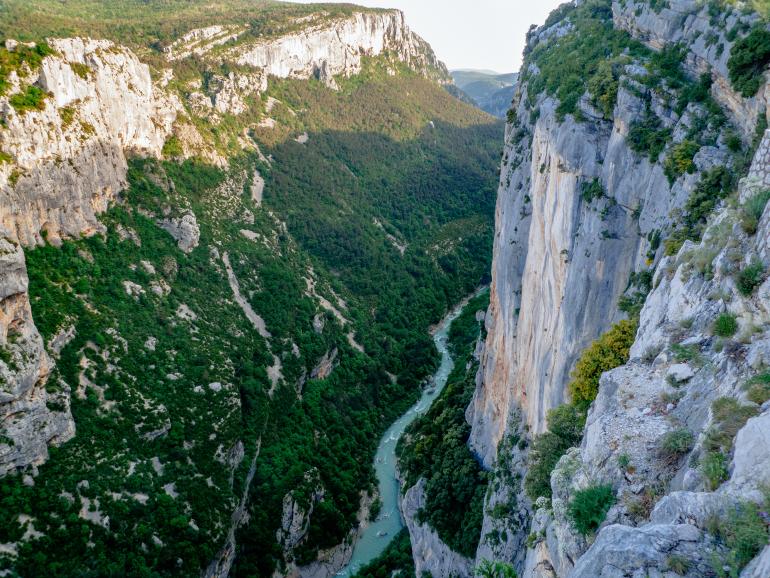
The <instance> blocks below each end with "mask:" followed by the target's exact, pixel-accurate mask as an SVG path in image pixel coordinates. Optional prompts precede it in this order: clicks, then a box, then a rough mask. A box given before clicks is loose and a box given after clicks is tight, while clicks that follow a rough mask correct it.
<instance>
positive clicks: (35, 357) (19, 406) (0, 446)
mask: <svg viewBox="0 0 770 578" xmlns="http://www.w3.org/2000/svg"><path fill="white" fill-rule="evenodd" d="M27 284H28V281H27V270H26V266H25V264H24V253H23V251H22V249H21V247H20V246H19V245H18V244H16V243H15V242H13V241H11V240H9V239H8V238H7V237H2V236H0V476H3V475H5V474H7V473H9V472H12V471H14V470H15V469H17V468H22V467H25V466H30V465H31V466H35V465H39V464H41V463H43V462H44V461H45V459H46V458H47V457H48V444H60V443H63V442H65V441H67V440H69V439H70V438H72V436H74V435H75V423H74V422H73V420H72V415H71V414H70V408H69V388H67V387H66V386H65V385H63V384H61V383H59V384H56V387H57V390H56V391H48V390H47V389H46V384H47V382H48V378H49V374H50V371H51V366H52V362H51V360H50V359H49V357H48V355H47V354H46V352H45V349H44V347H43V339H42V337H41V336H40V333H39V332H38V331H37V328H36V327H35V325H34V323H33V322H32V312H31V310H30V306H29V299H28V296H27ZM49 389H50V388H49Z"/></svg>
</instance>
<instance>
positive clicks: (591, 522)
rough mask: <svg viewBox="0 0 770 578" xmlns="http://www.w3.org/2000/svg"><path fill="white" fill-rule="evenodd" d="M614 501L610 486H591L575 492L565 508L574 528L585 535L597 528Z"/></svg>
mask: <svg viewBox="0 0 770 578" xmlns="http://www.w3.org/2000/svg"><path fill="white" fill-rule="evenodd" d="M614 503H615V493H614V492H613V491H612V486H609V485H602V486H593V487H591V488H586V489H585V490H580V491H578V492H575V495H574V496H573V498H572V501H571V502H570V503H569V507H568V508H567V515H568V516H569V519H570V521H571V522H572V525H573V526H574V527H575V529H576V530H577V531H578V532H579V533H580V534H582V535H583V536H586V535H588V534H592V533H593V532H595V531H596V530H597V529H598V528H599V526H600V525H601V523H602V522H603V521H604V518H605V517H606V516H607V511H608V510H609V509H610V508H611V507H612V505H613V504H614Z"/></svg>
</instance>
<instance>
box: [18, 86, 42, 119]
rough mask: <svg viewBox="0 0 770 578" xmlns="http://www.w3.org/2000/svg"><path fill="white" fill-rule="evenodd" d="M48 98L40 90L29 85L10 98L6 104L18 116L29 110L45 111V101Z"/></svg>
mask: <svg viewBox="0 0 770 578" xmlns="http://www.w3.org/2000/svg"><path fill="white" fill-rule="evenodd" d="M47 96H48V94H47V93H45V92H44V91H43V89H42V88H40V87H38V86H35V85H30V86H28V87H27V88H26V89H25V90H24V92H19V93H16V94H14V95H12V96H11V98H9V99H8V102H9V103H10V104H11V106H12V107H13V108H14V109H15V110H16V112H18V113H20V114H26V113H27V112H29V111H31V110H45V99H46V97H47Z"/></svg>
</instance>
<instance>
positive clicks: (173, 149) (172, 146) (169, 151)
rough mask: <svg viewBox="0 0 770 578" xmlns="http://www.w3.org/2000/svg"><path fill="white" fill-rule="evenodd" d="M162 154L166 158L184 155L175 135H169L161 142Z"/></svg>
mask: <svg viewBox="0 0 770 578" xmlns="http://www.w3.org/2000/svg"><path fill="white" fill-rule="evenodd" d="M162 152H163V156H164V157H166V158H175V157H181V156H183V155H184V149H183V148H182V143H181V141H180V140H179V139H178V138H177V137H176V136H175V135H171V136H170V137H168V139H166V142H165V143H163V151H162Z"/></svg>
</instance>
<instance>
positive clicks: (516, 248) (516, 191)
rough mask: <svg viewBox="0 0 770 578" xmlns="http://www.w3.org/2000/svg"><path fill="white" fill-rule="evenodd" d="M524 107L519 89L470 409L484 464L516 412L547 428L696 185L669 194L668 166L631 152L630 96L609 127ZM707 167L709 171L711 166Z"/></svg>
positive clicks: (680, 185)
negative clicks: (592, 189) (586, 355)
mask: <svg viewBox="0 0 770 578" xmlns="http://www.w3.org/2000/svg"><path fill="white" fill-rule="evenodd" d="M526 100H527V95H526V87H523V89H522V92H520V93H519V96H518V100H517V102H516V103H515V106H516V107H517V110H518V118H519V119H520V121H519V122H520V123H521V124H520V126H519V127H509V128H508V131H507V134H506V153H505V156H504V165H503V170H502V177H501V185H500V191H499V193H498V200H497V210H496V235H495V248H494V262H493V266H492V267H493V268H492V287H491V293H490V299H491V304H490V310H489V315H488V316H487V330H488V337H487V343H486V349H485V354H484V358H483V359H482V366H481V372H480V376H479V386H478V388H477V392H476V395H475V397H474V400H473V403H472V404H471V406H470V409H469V411H468V418H469V421H470V422H471V423H472V425H473V434H472V445H473V447H474V449H475V450H476V451H477V452H478V454H479V455H480V456H481V457H482V459H483V460H484V462H485V464H487V465H491V463H492V461H493V460H494V456H495V451H496V447H497V444H498V442H499V441H500V439H501V438H502V435H503V432H504V429H505V424H506V421H507V419H508V416H509V414H510V412H511V410H512V409H513V408H514V407H518V406H521V407H522V408H523V409H524V414H525V417H526V421H527V423H529V425H530V427H531V428H532V430H533V431H534V432H540V431H542V430H543V429H544V427H545V415H546V413H547V411H548V410H549V409H551V408H553V407H556V406H557V405H559V404H561V403H562V402H563V401H564V385H565V383H566V381H567V379H568V375H569V372H570V371H571V369H572V366H573V365H574V362H575V360H576V358H577V356H578V355H579V353H580V352H581V351H582V350H583V349H584V348H585V347H586V346H587V345H588V344H589V343H590V342H591V341H592V340H593V339H595V338H596V337H598V336H599V335H600V334H601V333H602V332H604V331H605V330H606V329H607V328H608V327H609V326H610V324H611V323H612V322H613V321H617V320H618V319H619V318H620V317H619V314H618V313H613V312H614V311H617V307H616V306H615V304H617V301H618V298H619V297H620V295H621V294H622V293H623V291H624V290H625V288H626V287H627V285H628V279H629V275H630V274H631V273H632V272H633V271H635V270H637V269H640V268H641V267H642V265H643V264H644V262H645V259H646V252H647V251H648V250H649V241H648V238H647V237H648V235H650V234H651V233H652V231H654V230H656V229H662V228H665V227H666V225H667V222H668V214H669V212H670V211H671V210H672V209H674V208H676V207H678V206H681V205H682V204H683V203H684V201H685V200H686V198H687V196H688V195H689V192H690V191H691V190H692V188H693V187H694V186H695V183H696V182H697V178H696V177H695V175H692V176H690V177H688V178H687V179H684V180H683V181H679V182H676V183H674V185H673V186H671V185H669V183H668V181H667V179H666V177H665V175H664V173H663V169H662V167H661V166H659V165H657V164H652V163H650V162H649V161H648V159H646V158H645V159H642V158H639V156H638V155H637V154H636V153H634V152H633V151H632V150H631V149H630V148H629V146H628V144H627V143H626V140H625V134H626V133H627V131H628V127H629V125H630V124H631V122H632V121H633V120H634V119H636V118H638V117H639V115H641V114H642V111H643V108H644V107H643V103H642V102H641V100H640V99H639V98H638V97H636V96H635V95H633V94H631V93H630V92H628V91H625V90H624V89H622V88H621V90H620V93H619V95H618V104H617V107H616V110H615V117H614V121H613V122H609V121H604V120H602V119H598V118H596V117H594V118H592V119H591V121H590V122H582V123H576V122H575V121H574V120H572V118H571V117H567V118H566V119H565V120H564V121H563V122H559V121H558V120H557V118H556V112H555V109H556V104H555V102H554V101H553V100H551V99H550V98H544V97H541V98H539V100H538V106H539V109H540V116H539V118H538V119H537V121H536V122H535V123H534V124H529V121H528V120H527V119H528V118H529V113H528V112H526V110H525V106H526V105H525V102H526ZM699 160H701V166H702V167H703V168H704V169H705V168H708V167H709V166H710V164H711V162H712V161H711V160H710V159H709V158H707V157H706V156H705V155H704V156H703V157H702V159H699ZM594 179H598V181H599V182H600V183H601V186H602V187H603V189H604V190H605V191H607V195H608V196H612V197H614V198H615V202H614V203H612V202H610V201H608V199H601V200H599V201H598V202H597V201H595V200H594V201H592V202H586V200H585V199H584V198H583V196H582V194H581V191H582V187H583V185H584V183H591V182H593V180H594ZM597 203H598V204H597Z"/></svg>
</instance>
